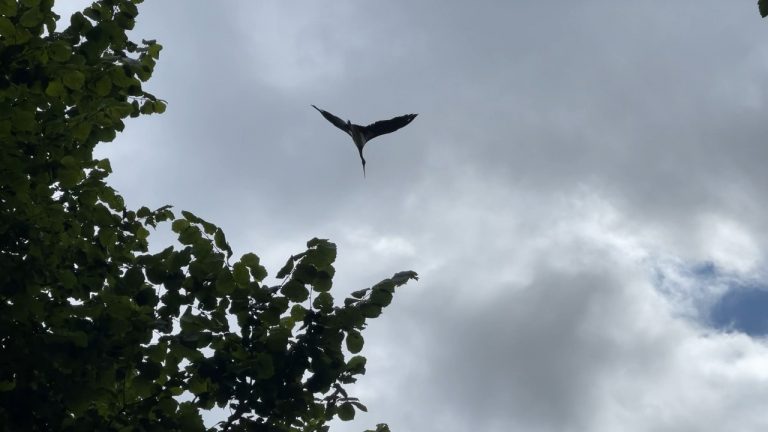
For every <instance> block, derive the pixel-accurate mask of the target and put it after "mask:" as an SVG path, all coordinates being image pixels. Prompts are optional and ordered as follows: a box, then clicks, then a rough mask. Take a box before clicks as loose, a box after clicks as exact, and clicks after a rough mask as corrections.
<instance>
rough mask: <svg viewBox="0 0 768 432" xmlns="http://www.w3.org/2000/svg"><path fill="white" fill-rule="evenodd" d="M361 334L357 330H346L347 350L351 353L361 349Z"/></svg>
mask: <svg viewBox="0 0 768 432" xmlns="http://www.w3.org/2000/svg"><path fill="white" fill-rule="evenodd" d="M363 342H364V340H363V336H362V335H361V334H360V332H358V331H357V330H350V331H348V332H347V339H346V343H347V350H349V352H351V353H352V354H357V353H359V352H360V351H361V350H362V349H363Z"/></svg>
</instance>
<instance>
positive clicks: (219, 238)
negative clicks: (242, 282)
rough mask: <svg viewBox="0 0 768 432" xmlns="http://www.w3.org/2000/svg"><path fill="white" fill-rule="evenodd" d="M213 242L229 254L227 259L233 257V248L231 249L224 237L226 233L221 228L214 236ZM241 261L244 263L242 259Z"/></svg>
mask: <svg viewBox="0 0 768 432" xmlns="http://www.w3.org/2000/svg"><path fill="white" fill-rule="evenodd" d="M213 242H214V244H215V245H216V247H217V248H219V250H222V251H226V252H227V258H229V257H231V256H232V248H230V247H229V244H228V243H227V239H226V237H225V236H224V231H222V230H221V228H219V229H217V230H216V233H215V234H214V235H213ZM240 261H242V259H241V260H240ZM246 265H247V264H246Z"/></svg>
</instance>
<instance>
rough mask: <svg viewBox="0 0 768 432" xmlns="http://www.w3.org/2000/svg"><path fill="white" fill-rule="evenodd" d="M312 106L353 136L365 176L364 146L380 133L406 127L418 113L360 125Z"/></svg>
mask: <svg viewBox="0 0 768 432" xmlns="http://www.w3.org/2000/svg"><path fill="white" fill-rule="evenodd" d="M312 108H314V109H316V110H318V111H320V114H322V115H323V117H325V119H326V120H328V121H329V122H331V123H332V124H333V125H334V126H336V127H337V128H339V129H341V130H343V131H344V132H346V133H348V134H349V136H351V137H352V141H354V143H355V147H357V151H358V152H359V153H360V160H361V161H363V177H365V158H364V157H363V147H365V144H366V143H367V142H368V141H370V140H372V139H374V138H376V137H377V136H379V135H384V134H388V133H391V132H394V131H396V130H398V129H400V128H402V127H404V126H405V125H407V124H408V123H410V122H412V121H413V119H415V118H416V116H417V115H418V114H406V115H401V116H398V117H394V118H391V119H389V120H379V121H377V122H374V123H371V124H369V125H368V126H360V125H356V124H354V123H352V122H350V121H349V120H347V121H346V122H345V121H344V120H342V119H340V118H338V117H336V116H335V115H333V114H331V113H329V112H328V111H324V110H321V109H320V108H318V107H316V106H314V105H312Z"/></svg>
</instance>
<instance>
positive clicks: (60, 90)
mask: <svg viewBox="0 0 768 432" xmlns="http://www.w3.org/2000/svg"><path fill="white" fill-rule="evenodd" d="M45 94H47V95H48V96H53V97H62V96H66V95H67V90H66V89H65V88H64V85H63V84H62V83H61V81H59V80H53V81H51V82H49V83H48V86H47V87H46V88H45Z"/></svg>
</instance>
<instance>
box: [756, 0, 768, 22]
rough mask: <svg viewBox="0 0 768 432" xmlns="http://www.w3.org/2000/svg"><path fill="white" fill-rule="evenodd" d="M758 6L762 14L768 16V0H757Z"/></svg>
mask: <svg viewBox="0 0 768 432" xmlns="http://www.w3.org/2000/svg"><path fill="white" fill-rule="evenodd" d="M757 8H758V9H759V10H760V16H761V17H763V18H765V17H767V16H768V0H757Z"/></svg>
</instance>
